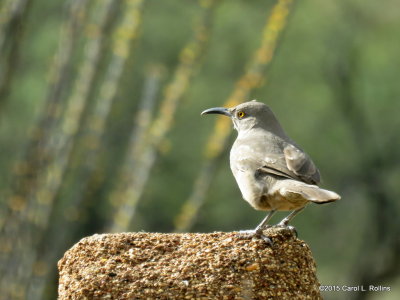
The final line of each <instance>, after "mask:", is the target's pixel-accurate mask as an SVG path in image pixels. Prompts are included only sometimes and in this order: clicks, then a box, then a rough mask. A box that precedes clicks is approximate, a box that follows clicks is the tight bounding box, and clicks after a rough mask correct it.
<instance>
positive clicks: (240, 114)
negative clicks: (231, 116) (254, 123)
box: [237, 111, 246, 119]
mask: <svg viewBox="0 0 400 300" xmlns="http://www.w3.org/2000/svg"><path fill="white" fill-rule="evenodd" d="M245 115H246V114H245V113H244V112H243V111H239V112H238V113H237V117H238V118H239V119H243V118H244V116H245Z"/></svg>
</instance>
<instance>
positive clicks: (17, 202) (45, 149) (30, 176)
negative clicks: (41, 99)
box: [1, 0, 115, 299]
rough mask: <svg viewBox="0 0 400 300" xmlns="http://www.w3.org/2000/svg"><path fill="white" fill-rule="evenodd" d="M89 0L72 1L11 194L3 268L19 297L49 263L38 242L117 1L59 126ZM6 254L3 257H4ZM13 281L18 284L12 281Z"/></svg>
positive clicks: (106, 9)
mask: <svg viewBox="0 0 400 300" xmlns="http://www.w3.org/2000/svg"><path fill="white" fill-rule="evenodd" d="M86 4H87V1H77V0H76V1H75V0H73V1H72V2H71V12H70V16H69V17H68V19H67V21H66V25H65V27H64V31H63V35H62V37H61V41H60V42H61V43H62V44H61V45H60V50H59V55H58V58H57V60H56V61H55V67H54V69H53V70H55V71H54V72H53V74H56V75H55V80H54V82H50V87H49V90H50V92H49V95H48V100H47V102H46V105H45V108H44V113H43V116H42V117H41V118H40V120H39V123H38V126H37V127H36V128H37V129H36V132H34V135H33V139H32V142H31V143H30V144H29V147H28V150H27V151H28V155H27V158H26V159H25V161H24V163H23V164H22V166H23V168H22V169H23V171H24V172H23V174H22V176H21V177H22V179H21V180H20V179H19V178H17V181H19V185H18V186H17V188H16V189H15V191H14V195H13V196H11V197H10V198H9V206H10V208H11V213H10V216H9V217H8V218H7V220H6V224H5V225H4V235H3V236H2V239H4V242H5V243H4V244H5V245H6V247H7V249H6V252H5V255H4V261H5V262H6V263H4V264H3V266H4V268H5V269H4V270H3V271H2V275H4V276H3V278H2V281H1V287H2V289H1V290H2V293H3V295H6V297H11V298H13V299H19V298H21V299H22V298H24V297H25V296H26V292H27V285H28V281H29V279H30V276H31V274H37V273H38V274H41V273H43V272H45V271H46V267H47V266H46V265H42V264H40V263H39V264H35V263H34V262H35V259H36V258H35V256H36V247H37V246H38V244H39V241H40V240H41V239H42V237H43V236H42V234H43V232H44V230H45V229H46V228H47V226H48V219H49V215H50V213H51V211H52V209H53V206H54V200H55V195H56V194H55V192H56V190H57V189H58V185H59V182H60V181H61V178H62V176H63V173H64V168H65V161H66V159H65V155H63V154H65V153H68V149H69V147H71V145H72V144H73V140H72V137H73V136H74V134H75V132H76V131H74V129H75V128H78V124H79V121H80V110H82V109H83V107H84V103H85V102H86V99H87V97H88V95H89V93H90V89H91V83H92V81H91V78H93V77H94V75H95V74H96V68H97V66H98V62H99V59H100V54H101V49H102V41H103V36H102V34H101V33H102V32H104V31H105V29H106V28H107V27H108V26H109V23H110V19H111V16H112V12H113V9H112V8H113V7H115V3H114V2H113V1H111V0H110V1H108V2H105V3H104V4H102V5H101V8H99V10H102V11H101V12H100V13H99V16H98V18H99V19H100V21H99V27H98V28H99V33H100V34H97V35H95V38H93V39H92V40H91V43H90V44H89V45H88V48H87V49H88V59H87V60H86V61H85V63H84V64H83V65H82V68H81V72H80V77H78V81H77V84H76V85H75V88H74V90H73V94H72V96H71V97H69V99H68V107H67V112H66V114H65V116H64V119H63V123H62V130H61V131H60V130H56V129H58V126H57V125H58V123H59V118H60V114H59V112H60V110H61V105H62V104H61V102H60V99H61V98H62V97H61V94H62V91H63V89H65V84H66V80H67V77H68V74H69V72H70V69H69V65H70V61H71V55H72V52H73V50H74V47H75V45H76V42H77V40H76V39H77V36H79V34H78V33H79V32H80V31H79V29H80V27H81V23H82V17H83V16H84V15H85V8H86ZM2 260H3V258H2ZM10 282H12V284H10Z"/></svg>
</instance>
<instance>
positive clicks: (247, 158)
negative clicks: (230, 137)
mask: <svg viewBox="0 0 400 300" xmlns="http://www.w3.org/2000/svg"><path fill="white" fill-rule="evenodd" d="M232 150H233V153H232V152H231V154H233V155H231V160H232V161H233V162H234V163H233V165H234V168H236V169H237V170H240V171H245V170H248V171H253V172H255V174H256V175H262V174H263V173H266V174H273V175H277V176H280V177H284V178H289V179H295V180H298V181H303V182H305V183H309V184H317V183H319V181H320V175H319V171H318V169H317V168H316V167H315V165H314V163H313V162H312V161H311V159H310V158H309V157H308V156H307V154H305V153H304V152H303V151H301V150H300V149H298V148H297V147H295V146H294V145H292V144H289V143H288V142H286V141H283V140H281V139H279V138H276V137H272V139H271V137H268V138H264V136H261V137H259V138H258V139H250V140H247V141H245V142H244V141H243V142H241V143H238V144H236V145H235V146H234V148H233V149H232Z"/></svg>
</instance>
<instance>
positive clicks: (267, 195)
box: [201, 100, 340, 235]
mask: <svg viewBox="0 0 400 300" xmlns="http://www.w3.org/2000/svg"><path fill="white" fill-rule="evenodd" d="M201 114H202V115H204V114H222V115H225V116H228V117H230V118H231V120H232V122H233V126H234V128H235V129H236V130H237V131H238V137H237V139H236V141H235V143H234V144H233V146H232V149H231V153H230V165H231V170H232V173H233V175H234V176H235V179H236V182H237V184H238V186H239V188H240V191H241V192H242V195H243V198H244V199H245V200H246V201H247V202H249V203H250V205H251V206H252V207H254V208H255V209H257V210H266V211H270V213H269V214H268V215H267V216H266V217H265V219H264V220H263V221H262V222H261V223H260V224H259V225H258V226H257V228H256V229H255V231H253V232H254V233H255V234H257V235H260V234H262V230H263V229H265V228H266V227H267V226H268V225H267V223H268V221H269V220H270V219H271V217H272V215H273V214H274V213H275V211H277V210H278V211H289V210H292V213H290V214H289V215H288V216H287V217H286V218H284V219H283V220H282V221H281V222H280V223H279V224H278V226H284V227H287V226H288V223H289V221H290V220H291V219H292V218H293V217H294V216H295V215H296V214H297V213H299V212H300V211H301V210H302V209H303V208H304V207H305V206H306V205H307V204H308V203H309V202H314V203H328V202H332V201H336V200H339V199H340V196H339V195H338V194H336V193H335V192H332V191H328V190H324V189H321V188H319V187H318V186H317V184H318V183H319V182H320V174H319V171H318V169H317V167H316V166H315V165H314V163H313V162H312V160H311V159H310V157H309V156H308V155H307V154H306V153H305V152H304V151H303V150H301V148H300V147H299V146H297V144H296V143H295V142H293V141H292V140H291V139H290V138H289V137H288V136H287V135H286V133H285V132H284V130H283V128H282V127H281V125H280V124H279V122H278V120H277V119H276V117H275V115H274V114H273V113H272V111H271V109H270V108H269V107H268V106H267V105H265V104H264V103H261V102H257V101H255V100H253V101H250V102H245V103H242V104H240V105H238V106H236V107H233V108H223V107H216V108H210V109H207V110H205V111H203V112H202V113H201Z"/></svg>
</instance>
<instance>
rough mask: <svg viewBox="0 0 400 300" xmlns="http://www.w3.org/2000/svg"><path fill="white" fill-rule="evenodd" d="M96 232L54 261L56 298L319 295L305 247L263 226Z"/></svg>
mask: <svg viewBox="0 0 400 300" xmlns="http://www.w3.org/2000/svg"><path fill="white" fill-rule="evenodd" d="M265 233H266V234H268V236H270V237H271V239H272V241H273V245H272V246H271V245H269V244H268V243H266V242H265V241H264V240H262V239H257V238H253V239H251V238H243V237H240V236H239V235H238V233H237V232H215V233H180V234H175V233H169V234H165V233H146V232H138V233H119V234H96V235H93V236H90V237H87V238H84V239H82V240H81V241H80V242H78V243H77V244H76V245H75V246H73V247H72V248H71V249H70V250H68V251H67V252H66V253H65V255H64V257H63V258H62V259H61V260H60V261H59V263H58V268H59V273H60V281H59V287H58V291H59V299H322V298H321V295H320V293H319V290H318V287H319V282H318V279H317V277H316V268H315V262H314V260H313V258H312V255H311V251H310V249H309V247H308V246H307V245H306V244H305V243H304V242H303V241H301V240H299V239H297V238H296V237H295V236H294V235H293V233H292V232H290V231H287V230H282V229H280V230H279V229H276V228H272V229H268V230H267V231H266V232H265Z"/></svg>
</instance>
